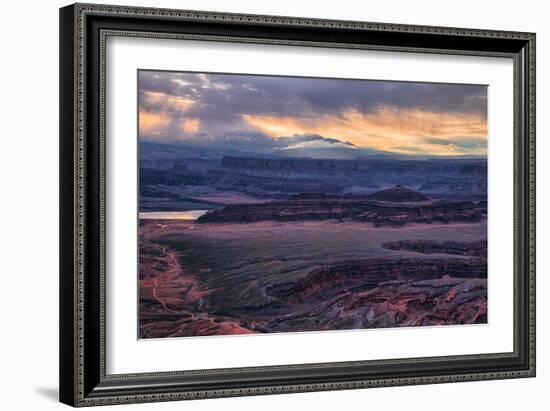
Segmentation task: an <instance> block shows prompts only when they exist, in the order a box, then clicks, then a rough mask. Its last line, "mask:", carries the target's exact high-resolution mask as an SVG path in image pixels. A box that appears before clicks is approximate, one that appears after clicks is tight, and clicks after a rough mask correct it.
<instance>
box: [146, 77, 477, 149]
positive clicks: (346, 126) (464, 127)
mask: <svg viewBox="0 0 550 411" xmlns="http://www.w3.org/2000/svg"><path fill="white" fill-rule="evenodd" d="M138 76H139V77H138V80H139V81H138V87H139V133H140V139H142V141H158V142H177V141H179V142H185V143H186V144H193V145H200V146H205V147H208V146H213V147H216V146H218V147H219V146H221V145H223V144H224V143H227V142H230V143H231V144H233V145H238V144H241V143H242V144H246V145H249V146H250V147H253V146H254V145H255V144H256V145H264V146H266V145H267V146H269V147H271V148H272V149H273V150H279V152H281V150H302V149H324V148H331V149H338V150H340V151H338V152H343V151H346V152H347V151H350V150H352V149H353V150H356V151H357V150H361V152H364V151H365V150H367V151H368V150H372V151H374V152H379V151H381V152H391V153H399V154H414V155H434V156H437V155H445V156H448V155H475V156H484V155H486V153H487V88H486V86H480V85H453V84H434V83H411V82H393V81H369V80H342V79H316V78H301V77H276V76H255V75H254V76H252V75H233V74H203V73H178V72H160V71H140V72H139V73H138ZM252 151H254V150H252ZM300 152H302V151H300ZM335 152H337V151H335Z"/></svg>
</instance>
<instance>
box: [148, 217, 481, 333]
mask: <svg viewBox="0 0 550 411" xmlns="http://www.w3.org/2000/svg"><path fill="white" fill-rule="evenodd" d="M199 221H200V220H199ZM139 230H140V280H139V291H140V327H139V336H140V338H161V337H183V336H208V335H223V334H243V333H268V332H289V331H290V332H293V331H309V330H335V329H336V330H338V329H358V328H380V327H398V326H415V325H416V326H418V325H442V324H468V323H485V322H486V321H487V280H486V278H487V265H486V261H487V255H486V253H487V242H486V238H487V237H486V233H487V224H486V219H485V218H483V219H482V220H481V221H479V222H466V223H442V224H439V223H432V224H407V225H405V226H398V227H393V226H376V225H374V224H371V223H368V222H358V221H337V220H323V221H283V222H277V221H258V222H251V223H246V224H242V223H231V222H226V223H223V224H218V223H209V222H205V223H199V222H198V221H184V220H155V219H148V220H141V222H140V228H139ZM456 239H460V241H456Z"/></svg>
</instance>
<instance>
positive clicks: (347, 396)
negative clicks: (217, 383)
mask: <svg viewBox="0 0 550 411" xmlns="http://www.w3.org/2000/svg"><path fill="white" fill-rule="evenodd" d="M112 2H113V3H118V4H128V5H142V6H152V7H170V8H188V9H197V10H201V9H202V10H216V11H228V12H243V13H257V14H274V15H294V16H303V17H318V18H334V19H352V20H367V21H382V22H393V23H409V24H428V25H444V26H458V27H472V28H490V29H499V30H520V31H534V32H536V33H537V73H538V79H537V94H538V108H537V115H538V123H537V129H538V142H537V146H538V150H537V151H538V153H537V155H538V165H537V174H538V181H539V185H538V196H537V203H538V211H539V213H538V224H537V232H538V247H537V248H538V250H537V251H538V255H539V258H538V280H537V287H538V292H537V296H538V301H537V310H538V338H537V340H538V341H537V343H538V377H537V378H536V379H524V380H507V381H487V382H475V383H456V384H443V385H432V386H414V387H398V388H378V389H370V390H356V391H335V392H325V393H306V394H292V395H278V396H267V397H266V396H263V397H246V398H231V399H223V400H201V401H193V402H184V403H161V404H143V405H131V406H124V407H121V408H116V409H136V410H138V409H152V410H153V409H154V410H171V409H174V408H176V407H177V408H183V407H185V409H188V410H214V409H219V408H222V407H223V408H224V409H227V410H237V409H238V410H252V409H258V408H262V409H265V410H272V409H273V410H279V409H298V408H301V407H307V408H311V409H316V410H333V409H340V408H342V407H346V406H350V407H353V408H356V407H358V408H367V407H368V408H370V409H388V410H394V409H401V408H405V407H406V408H407V409H408V410H421V409H422V410H436V409H445V410H461V411H462V410H465V409H472V410H482V409H487V408H490V409H498V410H513V409H521V408H524V407H525V406H528V407H529V408H530V409H532V410H540V409H546V408H545V405H543V404H544V403H546V402H547V398H548V395H547V391H548V389H549V388H550V370H549V368H550V355H549V351H550V349H549V348H548V347H549V343H548V341H549V333H550V324H549V323H548V322H547V315H546V313H548V312H550V300H549V299H546V298H545V297H546V290H549V289H550V282H549V280H548V277H547V276H546V274H547V272H548V271H549V269H550V259H549V258H548V256H547V254H546V253H547V252H548V251H547V250H549V249H550V235H549V234H548V231H549V229H550V221H549V217H548V215H545V214H544V212H545V209H547V208H548V207H549V204H550V188H549V187H548V184H546V182H545V179H544V176H548V175H550V162H549V161H546V158H545V153H549V152H550V147H549V145H550V143H549V140H548V138H547V136H548V135H549V134H550V121H549V120H548V116H545V113H548V112H549V111H550V88H549V86H548V85H549V79H548V76H547V73H549V72H550V26H549V25H548V21H547V15H548V11H547V10H545V2H542V1H536V0H524V1H522V2H517V1H514V2H512V1H507V0H506V1H505V0H500V1H497V0H492V1H485V2H482V1H479V0H474V1H472V0H462V1H460V2H442V1H438V0H434V1H431V0H416V1H407V0H399V1H397V0H396V1H386V2H357V1H353V0H339V1H337V2H328V1H324V2H321V1H302V2H299V1H296V0H278V1H270V2H259V1H253V0H232V1H231V2H226V1H223V0H180V1H177V0H147V1H140V0H129V1H116V0H113V1H112ZM65 4H67V3H65V2H64V1H58V0H55V1H32V0H28V1H25V2H9V3H7V4H3V7H2V12H3V13H2V15H3V19H2V24H1V25H0V30H1V36H0V41H1V42H2V43H1V44H2V48H1V51H2V54H1V56H2V65H1V66H0V71H1V75H0V113H1V116H0V118H1V121H0V136H1V137H0V187H1V193H2V198H1V200H2V201H0V213H1V214H0V215H2V217H3V218H2V220H1V223H0V256H1V262H2V265H1V266H0V267H1V269H0V336H1V339H0V380H1V381H0V387H2V388H1V390H0V407H1V408H2V409H5V410H18V409H22V410H23V409H25V410H50V409H62V408H64V407H65V406H64V405H61V404H59V403H57V376H58V373H57V359H58V356H57V349H58V338H57V334H58V321H57V309H58V306H57V299H58V182H57V180H58V7H60V6H64V5H65ZM546 407H547V405H546ZM108 408H109V409H115V408H112V407H108ZM104 409H107V408H104Z"/></svg>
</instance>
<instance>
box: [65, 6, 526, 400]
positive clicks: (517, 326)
mask: <svg viewBox="0 0 550 411" xmlns="http://www.w3.org/2000/svg"><path fill="white" fill-rule="evenodd" d="M109 36H132V37H154V38H172V39H194V40H204V41H226V42H236V43H261V44H281V45H290V46H292V45H299V46H311V47H330V48H350V49H351V48H359V49H369V50H384V51H402V52H403V51H405V52H421V53H435V54H462V55H473V56H488V57H508V58H511V59H513V61H514V190H515V198H514V222H513V224H514V281H515V284H514V305H515V310H514V311H515V312H514V351H513V352H511V353H494V354H479V355H468V356H452V357H433V358H410V359H402V360H375V361H356V362H345V363H325V364H303V365H278V366H273V367H249V368H232V369H219V370H202V371H193V370H188V371H176V370H174V371H173V372H161V373H143V374H132V375H128V374H124V375H122V374H117V375H108V374H106V372H105V299H104V293H105V288H104V283H105V282H104V279H105V239H104V234H105V205H104V203H105V190H104V188H105V110H104V107H105V98H104V96H105V58H106V56H105V42H106V39H107V38H108V37H109ZM60 235H61V243H60V264H61V267H60V401H61V402H63V403H66V404H69V405H73V406H92V405H106V404H121V403H137V402H150V401H169V400H181V399H197V398H214V397H228V396H242V395H259V394H275V393H289V392H301V391H323V390H335V389H353V388H366V387H380V386H393V385H410V384H432V383H445V382H455V381H475V380H487V379H504V378H520V377H534V376H535V34H534V33H523V32H507V31H489V30H474V29H461V28H447V27H428V26H411V25H398V24H383V23H367V22H354V21H336V20H316V19H305V18H294V17H279V16H260V15H245V14H227V13H215V12H200V11H185V10H168V9H150V8H137V7H125V6H107V5H96V4H75V5H71V6H67V7H64V8H61V9H60Z"/></svg>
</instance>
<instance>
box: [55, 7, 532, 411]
mask: <svg viewBox="0 0 550 411" xmlns="http://www.w3.org/2000/svg"><path fill="white" fill-rule="evenodd" d="M60 22H61V27H60V79H61V81H60V84H61V90H60V96H61V106H60V123H61V124H60V130H61V132H60V149H61V155H60V158H61V175H60V187H61V199H60V202H61V229H60V232H61V258H60V261H61V268H60V399H61V401H62V402H64V403H66V404H70V405H73V406H90V405H102V404H121V403H135V402H149V401H169V400H182V399H197V398H214V397H228V396H242V395H256V394H276V393H291V392H300V391H322V390H336V389H355V388H368V387H380V386H394V385H410V384H432V383H445V382H454V381H475V380H487V379H502V378H520V377H533V376H535V35H534V34H533V33H523V32H522V33H519V32H505V31H489V30H480V29H461V28H447V27H425V26H411V25H397V24H384V23H368V22H352V21H333V20H314V19H305V18H293V17H277V16H259V15H239V14H225V13H214V12H198V11H184V10H166V9H148V8H136V7H126V6H106V5H90V4H75V5H71V6H67V7H64V8H62V9H61V10H60Z"/></svg>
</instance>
